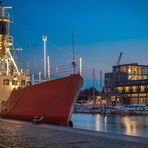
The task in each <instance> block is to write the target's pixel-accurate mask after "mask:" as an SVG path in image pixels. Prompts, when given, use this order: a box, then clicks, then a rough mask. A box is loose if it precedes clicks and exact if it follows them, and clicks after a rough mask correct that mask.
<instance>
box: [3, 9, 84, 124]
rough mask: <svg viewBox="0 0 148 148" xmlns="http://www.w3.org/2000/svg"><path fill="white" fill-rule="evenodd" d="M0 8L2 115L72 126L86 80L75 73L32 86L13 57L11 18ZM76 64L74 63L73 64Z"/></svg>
mask: <svg viewBox="0 0 148 148" xmlns="http://www.w3.org/2000/svg"><path fill="white" fill-rule="evenodd" d="M10 8H11V7H1V14H0V115H1V116H2V117H5V118H11V119H17V120H24V121H35V120H37V121H40V122H42V123H49V124H56V125H65V126H67V125H68V124H69V121H70V118H71V114H72V111H73V106H74V103H75V102H76V99H77V97H78V95H79V92H80V89H81V87H82V85H83V78H82V77H81V76H80V74H79V73H77V72H76V71H75V70H74V73H72V74H70V75H69V76H65V77H62V78H57V79H55V80H44V81H43V82H41V83H38V84H34V85H32V84H31V81H30V76H29V73H28V72H27V71H24V70H22V69H20V68H18V66H17V64H16V62H15V60H14V57H13V56H12V54H11V49H12V47H13V46H12V45H13V37H12V36H10V35H9V25H10V17H9V14H7V13H5V9H10ZM73 63H74V62H73Z"/></svg>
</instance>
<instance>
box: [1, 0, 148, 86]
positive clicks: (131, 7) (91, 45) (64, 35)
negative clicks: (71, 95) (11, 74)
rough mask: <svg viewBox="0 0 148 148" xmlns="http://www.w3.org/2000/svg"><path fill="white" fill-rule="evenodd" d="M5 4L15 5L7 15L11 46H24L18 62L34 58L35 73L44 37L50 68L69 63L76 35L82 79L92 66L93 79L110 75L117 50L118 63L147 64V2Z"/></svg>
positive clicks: (11, 0) (18, 0)
mask: <svg viewBox="0 0 148 148" xmlns="http://www.w3.org/2000/svg"><path fill="white" fill-rule="evenodd" d="M3 1H4V0H3ZM6 3H7V4H8V5H12V6H13V9H12V10H11V11H10V12H11V14H12V16H13V17H12V18H13V21H14V23H12V24H11V34H12V35H13V36H14V41H15V44H14V45H15V46H17V47H22V48H23V52H22V53H20V56H19V58H22V59H21V60H19V61H20V64H21V65H25V64H26V62H27V61H29V62H30V63H31V61H32V60H33V62H32V65H34V64H36V66H32V71H34V72H37V71H38V70H40V69H41V65H42V64H43V62H42V57H43V42H42V35H43V34H46V35H47V36H48V40H47V53H48V55H49V56H50V61H51V65H52V66H55V65H62V63H63V64H65V63H68V62H70V61H71V59H72V55H71V53H72V41H71V40H72V39H71V36H72V33H73V34H74V39H75V53H76V57H78V58H79V57H82V58H83V66H84V73H85V74H84V78H85V80H92V69H93V68H94V69H95V70H96V79H99V71H100V70H102V71H103V73H105V72H110V71H111V69H112V66H113V65H115V64H116V63H117V60H118V57H119V54H120V52H121V51H122V52H123V58H122V59H121V63H135V62H137V63H139V64H146V65H148V1H147V0H40V1H37V0H6V2H4V4H6ZM53 45H54V46H53ZM55 45H56V46H57V47H58V48H55ZM85 85H87V84H85ZM88 85H90V84H88Z"/></svg>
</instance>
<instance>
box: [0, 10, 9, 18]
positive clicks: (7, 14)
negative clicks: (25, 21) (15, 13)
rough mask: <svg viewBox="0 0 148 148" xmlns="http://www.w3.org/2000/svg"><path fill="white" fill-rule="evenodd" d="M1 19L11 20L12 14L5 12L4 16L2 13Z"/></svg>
mask: <svg viewBox="0 0 148 148" xmlns="http://www.w3.org/2000/svg"><path fill="white" fill-rule="evenodd" d="M0 18H2V19H8V20H10V13H8V12H5V14H4V15H2V13H1V12H0Z"/></svg>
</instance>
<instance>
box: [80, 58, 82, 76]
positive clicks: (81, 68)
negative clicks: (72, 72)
mask: <svg viewBox="0 0 148 148" xmlns="http://www.w3.org/2000/svg"><path fill="white" fill-rule="evenodd" d="M82 72H83V71H82V58H80V75H81V76H82Z"/></svg>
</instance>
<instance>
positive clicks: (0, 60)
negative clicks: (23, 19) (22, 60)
mask: <svg viewBox="0 0 148 148" xmlns="http://www.w3.org/2000/svg"><path fill="white" fill-rule="evenodd" d="M11 8H12V7H9V6H7V7H5V6H2V7H0V11H1V13H0V75H20V72H19V70H18V67H17V65H16V63H15V60H14V58H13V56H12V55H11V52H10V50H11V47H12V45H13V37H12V36H10V35H9V26H10V15H9V13H6V10H7V9H11Z"/></svg>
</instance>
